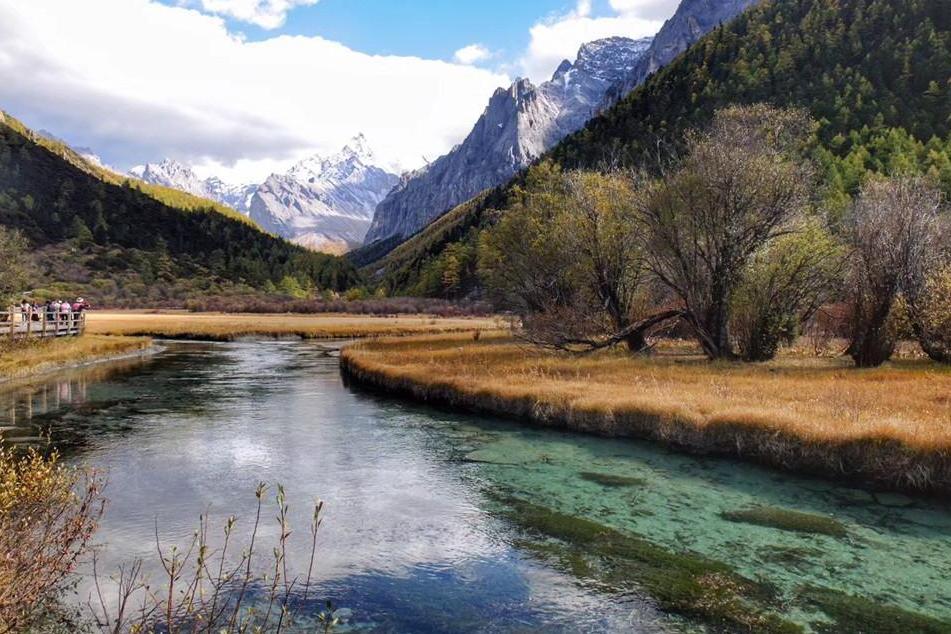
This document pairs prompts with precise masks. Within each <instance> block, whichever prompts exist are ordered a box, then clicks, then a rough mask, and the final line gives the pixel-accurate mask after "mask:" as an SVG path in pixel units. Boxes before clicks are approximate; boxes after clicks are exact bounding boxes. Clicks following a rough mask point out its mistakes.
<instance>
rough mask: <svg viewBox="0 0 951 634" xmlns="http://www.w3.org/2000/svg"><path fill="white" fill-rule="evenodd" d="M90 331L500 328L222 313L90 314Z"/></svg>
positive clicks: (201, 333) (344, 335)
mask: <svg viewBox="0 0 951 634" xmlns="http://www.w3.org/2000/svg"><path fill="white" fill-rule="evenodd" d="M87 319H88V322H87V331H88V332H89V333H93V334H104V335H130V336H136V335H137V336H149V337H164V338H170V339H206V340H215V341H230V340H233V339H236V338H238V337H255V336H257V337H301V338H304V339H350V338H360V337H379V336H403V335H417V334H425V333H445V332H460V331H471V330H484V329H492V328H497V327H498V326H497V323H496V321H495V320H494V319H489V318H471V319H470V318H441V317H429V316H423V315H418V316H398V317H374V316H368V315H343V314H317V315H292V314H280V315H257V314H255V315H251V314H223V313H188V312H184V311H165V312H131V311H119V312H95V311H94V312H91V313H89V314H88V317H87Z"/></svg>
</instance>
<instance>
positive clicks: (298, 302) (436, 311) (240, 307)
mask: <svg viewBox="0 0 951 634" xmlns="http://www.w3.org/2000/svg"><path fill="white" fill-rule="evenodd" d="M185 307H186V308H188V309H189V310H192V311H195V312H221V313H257V314H263V313H294V314H303V315H310V314H322V313H349V314H355V315H435V316H437V317H484V316H487V315H491V314H492V306H491V305H490V304H489V303H488V302H479V301H449V300H444V299H430V298H424V297H388V298H373V299H361V300H346V299H292V298H286V297H282V296H261V295H246V296H237V297H235V296H230V297H229V296H217V297H206V298H203V299H192V300H189V301H187V302H186V303H185Z"/></svg>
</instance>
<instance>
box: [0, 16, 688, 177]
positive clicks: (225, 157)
mask: <svg viewBox="0 0 951 634" xmlns="http://www.w3.org/2000/svg"><path fill="white" fill-rule="evenodd" d="M676 4H677V0H478V1H473V0H0V109H3V110H5V111H7V112H9V113H10V114H12V115H14V116H16V117H19V118H20V119H22V120H23V121H24V122H25V123H26V124H27V125H29V126H31V127H33V128H34V129H42V130H46V131H49V132H51V133H53V134H54V135H56V136H57V137H59V138H62V139H64V140H66V141H67V142H69V143H70V144H72V145H73V146H75V147H81V148H90V149H92V150H93V151H94V152H96V153H97V154H98V155H100V156H101V157H102V158H103V160H104V161H105V162H106V163H107V164H109V165H112V166H114V167H115V168H116V169H119V170H123V171H124V170H127V169H129V168H130V167H132V166H133V165H136V164H140V163H145V162H157V161H160V160H162V159H163V158H172V159H175V160H178V161H181V162H183V163H186V164H189V165H191V166H193V167H194V168H195V170H196V172H198V173H199V175H201V176H209V175H212V174H214V175H217V176H219V177H221V178H223V179H224V180H226V181H229V182H234V183H252V182H260V181H262V180H264V179H265V178H266V177H267V176H268V175H269V174H271V173H275V172H283V171H285V170H286V169H287V168H288V167H289V166H290V165H292V164H293V163H294V162H296V161H298V160H300V159H302V158H304V157H307V156H310V155H312V154H315V153H319V154H323V155H327V154H330V153H332V152H334V151H336V150H338V149H339V148H341V147H342V146H343V145H344V144H345V143H346V142H347V141H348V140H349V139H350V138H352V137H353V136H355V135H357V134H359V133H363V134H365V136H366V137H367V139H368V141H369V143H370V145H371V146H373V148H374V149H375V150H376V153H377V155H378V156H379V158H380V160H381V162H383V163H384V164H386V165H389V166H392V167H393V168H394V169H413V168H416V167H419V166H421V165H423V164H424V163H425V162H426V161H428V160H432V159H434V158H436V157H438V156H440V155H442V154H444V153H445V152H447V151H448V150H449V149H451V148H452V146H453V145H455V144H457V143H459V142H460V141H461V140H462V139H463V138H464V137H465V136H466V134H468V132H469V130H470V129H471V128H472V126H473V124H474V123H475V121H476V120H477V119H478V117H479V115H480V114H481V113H482V111H483V109H484V108H485V106H486V103H487V102H488V99H489V97H490V96H491V95H492V93H493V91H494V90H495V89H497V88H499V87H505V86H508V85H509V84H510V83H511V82H512V81H513V80H514V79H515V78H516V77H529V78H530V79H531V80H532V81H534V82H536V83H539V82H541V81H544V80H546V79H548V78H549V77H550V75H551V73H552V72H553V71H554V70H555V68H556V67H557V66H558V64H559V63H560V62H561V60H563V59H566V58H567V59H574V57H575V54H576V53H577V50H578V47H579V46H580V45H581V44H582V43H584V42H587V41H591V40H594V39H598V38H601V37H607V36H612V35H623V36H628V37H635V38H636V37H644V36H648V35H653V34H654V33H656V31H657V30H658V29H659V28H660V26H661V25H662V24H663V21H664V20H665V19H666V18H667V17H669V16H670V15H672V14H673V12H674V10H675V9H676Z"/></svg>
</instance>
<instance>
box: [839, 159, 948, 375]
mask: <svg viewBox="0 0 951 634" xmlns="http://www.w3.org/2000/svg"><path fill="white" fill-rule="evenodd" d="M941 208H942V196H941V192H940V191H939V190H938V189H937V188H936V187H934V186H933V185H931V184H930V182H928V181H927V180H926V179H923V178H918V177H896V178H891V179H874V180H871V181H870V182H868V183H867V184H866V185H865V187H864V188H863V189H862V192H861V194H860V195H859V197H858V199H857V200H856V202H855V204H854V205H853V208H852V214H851V224H850V234H851V236H850V237H851V241H852V247H853V253H852V258H851V274H850V276H849V284H848V289H849V295H850V297H849V299H850V304H851V309H852V326H851V330H852V337H851V344H850V346H849V354H850V355H851V356H852V358H853V359H854V360H855V363H856V365H858V366H859V367H875V366H878V365H881V364H882V363H884V362H885V361H887V360H888V359H889V358H891V356H892V353H893V352H894V350H895V345H896V339H897V336H896V332H895V329H894V327H893V324H892V323H891V317H892V316H893V308H894V306H895V302H896V300H897V299H898V297H899V295H900V294H902V293H904V294H905V295H906V298H907V299H908V300H909V305H910V306H914V307H917V308H916V309H914V310H913V311H912V313H913V314H917V315H918V317H919V318H918V319H917V320H914V321H917V322H918V323H919V325H921V323H922V320H921V316H922V315H923V314H924V313H923V312H922V310H923V309H924V307H925V306H926V299H927V289H928V283H927V280H928V278H929V274H930V273H931V272H932V271H935V270H936V269H937V268H938V259H937V258H938V254H939V253H940V247H941V244H940V243H941V228H940V213H941Z"/></svg>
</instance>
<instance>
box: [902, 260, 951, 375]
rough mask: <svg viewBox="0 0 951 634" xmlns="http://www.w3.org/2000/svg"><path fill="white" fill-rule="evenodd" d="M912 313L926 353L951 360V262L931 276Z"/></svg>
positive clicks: (949, 361)
mask: <svg viewBox="0 0 951 634" xmlns="http://www.w3.org/2000/svg"><path fill="white" fill-rule="evenodd" d="M910 313H911V315H910V318H911V324H912V328H913V330H914V332H915V336H916V337H917V338H918V341H919V343H921V347H922V349H924V351H925V353H927V355H928V356H929V357H931V358H932V359H934V360H935V361H938V362H940V363H951V264H946V265H945V266H944V267H942V268H940V269H938V270H936V271H934V272H933V273H932V275H930V276H929V277H928V279H927V281H926V282H925V284H924V292H923V293H922V294H921V296H920V297H919V298H918V300H917V301H916V302H914V303H913V305H912V306H911V307H910Z"/></svg>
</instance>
